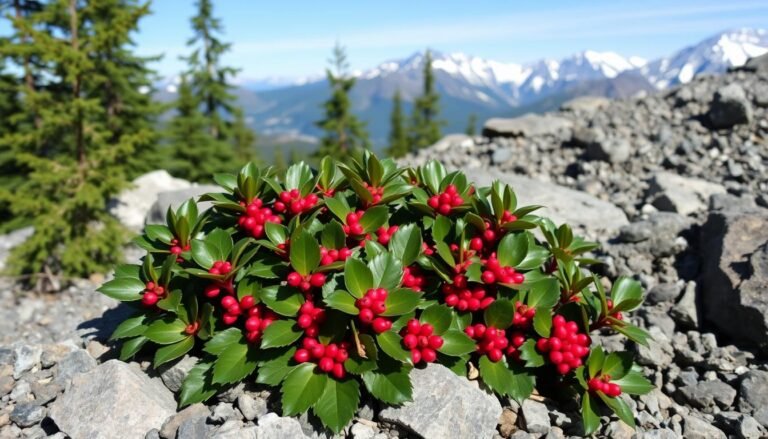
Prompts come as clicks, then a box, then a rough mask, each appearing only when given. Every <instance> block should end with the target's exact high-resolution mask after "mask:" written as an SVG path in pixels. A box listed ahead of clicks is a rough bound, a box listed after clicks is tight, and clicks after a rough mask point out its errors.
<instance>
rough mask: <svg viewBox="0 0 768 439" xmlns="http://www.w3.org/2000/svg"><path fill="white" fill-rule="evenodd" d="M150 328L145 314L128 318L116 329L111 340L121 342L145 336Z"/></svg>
mask: <svg viewBox="0 0 768 439" xmlns="http://www.w3.org/2000/svg"><path fill="white" fill-rule="evenodd" d="M148 327H149V323H148V321H147V316H146V315H145V314H139V315H137V316H134V317H130V318H127V319H125V320H123V321H122V323H120V324H119V325H118V326H117V328H115V331H114V332H113V333H112V336H111V337H110V340H119V339H121V338H127V337H135V336H137V335H143V334H144V332H146V330H147V328H148Z"/></svg>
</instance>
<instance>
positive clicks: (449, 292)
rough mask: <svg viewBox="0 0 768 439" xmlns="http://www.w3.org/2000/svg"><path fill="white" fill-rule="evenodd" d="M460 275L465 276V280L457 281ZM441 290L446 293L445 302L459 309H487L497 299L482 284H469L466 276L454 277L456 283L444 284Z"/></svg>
mask: <svg viewBox="0 0 768 439" xmlns="http://www.w3.org/2000/svg"><path fill="white" fill-rule="evenodd" d="M458 277H461V278H463V279H464V281H463V282H456V279H457V278H458ZM441 290H442V292H443V294H445V304H446V305H448V306H450V307H452V308H456V309H457V310H459V311H472V312H474V311H479V310H481V309H486V308H488V307H489V306H490V305H491V304H492V303H493V302H494V300H496V299H495V298H493V297H491V296H489V295H488V293H487V291H486V290H485V288H483V287H482V286H481V285H476V286H474V287H471V288H470V287H469V286H467V282H466V277H464V276H456V277H454V283H452V284H443V286H442V287H441Z"/></svg>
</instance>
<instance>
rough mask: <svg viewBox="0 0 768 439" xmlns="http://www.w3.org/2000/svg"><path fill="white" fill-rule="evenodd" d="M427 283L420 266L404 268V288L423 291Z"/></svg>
mask: <svg viewBox="0 0 768 439" xmlns="http://www.w3.org/2000/svg"><path fill="white" fill-rule="evenodd" d="M426 281H427V280H426V278H425V277H424V275H423V274H422V273H421V270H419V267H418V266H416V265H414V266H411V267H405V268H403V286H404V287H405V288H410V289H412V290H413V291H421V289H422V287H424V284H425V283H426Z"/></svg>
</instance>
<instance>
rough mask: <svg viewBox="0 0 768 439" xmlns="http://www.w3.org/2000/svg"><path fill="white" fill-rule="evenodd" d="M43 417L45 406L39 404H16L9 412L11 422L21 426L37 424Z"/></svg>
mask: <svg viewBox="0 0 768 439" xmlns="http://www.w3.org/2000/svg"><path fill="white" fill-rule="evenodd" d="M43 418H45V407H43V406H41V405H39V404H30V403H24V404H16V406H15V407H14V408H13V411H12V412H11V422H13V423H14V424H16V425H18V426H19V427H21V428H26V427H31V426H33V425H35V424H39V423H40V422H41V421H42V420H43Z"/></svg>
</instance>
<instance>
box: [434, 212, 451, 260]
mask: <svg viewBox="0 0 768 439" xmlns="http://www.w3.org/2000/svg"><path fill="white" fill-rule="evenodd" d="M441 218H444V217H443V216H441ZM435 250H436V251H437V255H438V256H440V258H441V259H442V260H443V261H445V263H446V264H448V265H449V266H451V267H453V266H455V265H456V260H454V259H453V253H451V249H450V247H448V244H446V243H445V242H443V241H438V242H437V243H435Z"/></svg>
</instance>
